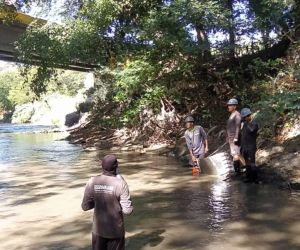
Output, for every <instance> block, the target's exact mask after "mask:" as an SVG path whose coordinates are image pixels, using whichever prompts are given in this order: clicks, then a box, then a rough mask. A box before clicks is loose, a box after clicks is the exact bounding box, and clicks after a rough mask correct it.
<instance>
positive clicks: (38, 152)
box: [0, 125, 300, 250]
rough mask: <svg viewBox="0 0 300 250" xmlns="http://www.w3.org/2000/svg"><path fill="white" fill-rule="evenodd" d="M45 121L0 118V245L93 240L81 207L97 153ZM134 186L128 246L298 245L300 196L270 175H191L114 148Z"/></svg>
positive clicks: (71, 245) (71, 247) (74, 244)
mask: <svg viewBox="0 0 300 250" xmlns="http://www.w3.org/2000/svg"><path fill="white" fill-rule="evenodd" d="M41 129H44V127H36V126H30V125H26V126H21V125H0V147H1V151H0V232H1V234H0V249H7V250H14V249H26V250H27V249H28V250H35V249H39V250H41V249H45V250H46V249H52V250H54V249H57V250H60V249H68V250H77V249H90V240H91V239H90V238H91V220H92V211H88V212H83V211H82V210H81V207H80V205H81V199H82V195H83V190H84V186H85V183H86V181H87V180H88V178H89V177H90V176H93V175H96V174H98V173H100V167H99V162H98V160H97V159H98V157H100V158H101V157H103V156H104V155H105V154H106V153H108V152H105V151H88V150H84V149H82V148H81V147H80V146H76V145H72V144H69V143H68V142H67V141H65V140H62V139H63V138H64V136H65V134H63V133H33V132H34V131H36V130H41ZM114 153H116V154H117V156H118V158H119V162H120V169H121V174H122V175H123V176H124V178H125V179H126V180H127V182H128V185H129V187H130V191H131V195H132V201H133V204H134V207H135V208H134V213H133V214H132V215H130V216H128V217H126V249H135V250H138V249H155V250H164V249H204V250H215V249H231V250H235V249H255V250H260V249H263V250H269V249H270V250H271V249H275V250H284V249H300V237H299V235H300V209H299V207H300V196H299V195H298V194H297V193H293V194H291V193H289V192H287V191H284V190H279V189H277V188H274V187H272V186H268V185H257V184H245V183H242V182H241V181H238V180H236V181H222V180H220V179H219V178H218V177H215V176H209V175H202V176H199V177H193V176H192V174H191V170H190V169H187V168H185V167H183V166H181V165H180V164H179V163H178V162H177V161H176V160H175V159H174V158H171V157H164V156H157V155H145V154H137V153H126V152H114Z"/></svg>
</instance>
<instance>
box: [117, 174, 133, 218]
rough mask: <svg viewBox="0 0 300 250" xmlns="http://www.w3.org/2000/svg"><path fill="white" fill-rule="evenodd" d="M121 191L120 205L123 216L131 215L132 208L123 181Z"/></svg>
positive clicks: (127, 190)
mask: <svg viewBox="0 0 300 250" xmlns="http://www.w3.org/2000/svg"><path fill="white" fill-rule="evenodd" d="M122 181H123V184H122V190H121V195H120V204H121V207H122V212H123V214H131V213H132V211H133V206H132V202H131V198H130V193H129V188H128V185H127V183H126V181H125V180H124V179H123V180H122Z"/></svg>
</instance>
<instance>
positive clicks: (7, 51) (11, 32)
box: [0, 12, 95, 71]
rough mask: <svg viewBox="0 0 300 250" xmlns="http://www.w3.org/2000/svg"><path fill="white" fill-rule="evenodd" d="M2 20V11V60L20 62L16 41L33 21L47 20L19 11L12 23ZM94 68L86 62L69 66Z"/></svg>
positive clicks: (78, 68) (0, 21)
mask: <svg viewBox="0 0 300 250" xmlns="http://www.w3.org/2000/svg"><path fill="white" fill-rule="evenodd" d="M1 14H2V16H1ZM2 20H3V13H1V12H0V60H3V61H7V62H20V61H19V60H18V59H17V57H16V50H15V48H14V43H15V41H17V40H18V39H19V37H20V36H21V35H22V34H23V33H24V32H25V31H26V28H27V27H28V26H29V25H30V24H31V23H32V22H34V21H38V22H42V23H46V22H47V21H46V20H42V19H37V18H34V17H32V16H29V15H25V14H23V13H18V12H17V13H16V16H15V19H14V21H13V22H12V23H4V22H3V21H2ZM37 64H38V62H37ZM93 68H95V65H87V64H84V63H74V64H72V65H69V66H68V67H67V69H69V70H76V71H91V70H92V69H93Z"/></svg>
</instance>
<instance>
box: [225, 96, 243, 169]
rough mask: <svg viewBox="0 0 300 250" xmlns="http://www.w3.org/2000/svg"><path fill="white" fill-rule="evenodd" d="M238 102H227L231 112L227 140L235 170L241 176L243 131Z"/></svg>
mask: <svg viewBox="0 0 300 250" xmlns="http://www.w3.org/2000/svg"><path fill="white" fill-rule="evenodd" d="M237 105H238V101H237V99H235V98H232V99H230V100H229V101H228V102H227V108H228V111H229V112H230V116H229V119H228V121H227V127H226V131H227V139H228V143H229V147H230V153H231V155H232V158H233V168H234V171H235V173H236V174H237V175H240V174H241V168H240V131H241V115H240V113H239V112H238V111H237V110H236V109H237Z"/></svg>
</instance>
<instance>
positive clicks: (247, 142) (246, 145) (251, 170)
mask: <svg viewBox="0 0 300 250" xmlns="http://www.w3.org/2000/svg"><path fill="white" fill-rule="evenodd" d="M241 116H242V119H243V124H242V133H241V134H242V137H241V154H242V156H243V157H244V159H245V162H246V176H247V180H246V181H247V182H255V183H257V167H256V164H255V153H256V138H257V131H258V125H257V123H256V122H255V121H254V120H253V119H252V112H251V110H250V109H249V108H243V109H242V110H241Z"/></svg>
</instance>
